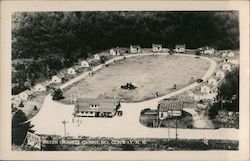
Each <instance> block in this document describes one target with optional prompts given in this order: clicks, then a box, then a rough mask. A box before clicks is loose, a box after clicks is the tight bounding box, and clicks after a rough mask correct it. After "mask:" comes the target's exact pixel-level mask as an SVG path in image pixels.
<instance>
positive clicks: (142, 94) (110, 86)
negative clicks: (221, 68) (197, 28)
mask: <svg viewBox="0 0 250 161" xmlns="http://www.w3.org/2000/svg"><path fill="white" fill-rule="evenodd" d="M208 68H209V62H208V61H206V60H203V59H195V58H191V57H184V56H176V55H172V56H171V55H166V56H165V55H154V56H139V57H133V58H127V59H124V60H121V61H116V62H114V63H112V64H110V65H109V66H108V67H106V68H104V69H102V70H100V71H98V72H97V73H95V74H94V75H93V76H89V77H88V78H86V79H83V80H82V81H80V82H78V83H76V84H75V85H74V86H72V87H70V88H67V89H66V90H64V96H65V99H64V100H63V102H68V103H69V102H70V100H71V96H72V97H73V98H74V97H77V96H80V97H87V98H96V97H111V98H113V97H117V98H120V99H121V100H122V101H123V102H138V101H143V100H146V99H150V98H153V97H154V96H155V93H156V92H158V94H159V96H161V95H165V94H168V93H170V92H172V91H173V86H174V84H176V85H177V88H182V87H183V86H186V85H188V84H190V80H191V78H192V77H193V79H194V80H196V79H198V78H200V77H201V76H203V75H204V73H205V72H206V70H207V69H208ZM130 82H131V83H133V84H134V85H135V86H137V88H136V89H135V90H125V89H121V88H120V87H121V85H125V84H126V83H130Z"/></svg>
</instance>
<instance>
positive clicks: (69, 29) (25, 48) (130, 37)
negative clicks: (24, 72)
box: [12, 12, 239, 58]
mask: <svg viewBox="0 0 250 161" xmlns="http://www.w3.org/2000/svg"><path fill="white" fill-rule="evenodd" d="M12 25H13V30H12V33H13V37H12V49H13V50H12V51H13V52H12V56H13V58H30V57H36V56H41V55H43V56H44V55H51V54H60V55H63V56H65V57H71V56H72V54H73V55H82V56H84V55H85V56H86V53H89V52H94V51H97V50H103V49H108V48H111V47H116V46H123V47H127V46H129V45H130V44H140V45H141V46H142V47H151V44H152V43H153V42H155V43H157V42H158V43H162V44H163V46H165V47H174V45H175V44H177V43H185V44H186V46H187V48H198V47H201V46H204V45H209V46H213V47H215V48H217V49H238V48H239V22H238V12H22V13H15V14H13V22H12Z"/></svg>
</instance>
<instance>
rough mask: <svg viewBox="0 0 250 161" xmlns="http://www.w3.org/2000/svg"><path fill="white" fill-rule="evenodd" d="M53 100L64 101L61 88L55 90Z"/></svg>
mask: <svg viewBox="0 0 250 161" xmlns="http://www.w3.org/2000/svg"><path fill="white" fill-rule="evenodd" d="M51 95H52V99H53V100H60V99H63V98H64V96H63V91H62V90H61V89H60V88H57V89H54V90H53V91H52V93H51Z"/></svg>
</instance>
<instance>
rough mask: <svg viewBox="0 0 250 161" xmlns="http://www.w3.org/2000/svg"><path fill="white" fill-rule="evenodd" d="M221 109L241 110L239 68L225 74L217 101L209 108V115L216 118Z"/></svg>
mask: <svg viewBox="0 0 250 161" xmlns="http://www.w3.org/2000/svg"><path fill="white" fill-rule="evenodd" d="M222 108H223V109H222ZM219 110H227V111H236V112H238V111H239V68H236V69H234V70H233V71H231V72H229V73H228V74H227V75H226V76H225V81H224V82H223V83H222V84H221V86H220V87H219V89H218V95H217V102H215V103H214V104H213V105H212V106H211V108H210V109H209V117H210V118H211V119H214V118H215V117H216V115H218V111H219Z"/></svg>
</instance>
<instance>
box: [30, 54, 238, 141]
mask: <svg viewBox="0 0 250 161" xmlns="http://www.w3.org/2000/svg"><path fill="white" fill-rule="evenodd" d="M144 55H146V54H144ZM132 56H134V55H132ZM132 56H130V57H132ZM182 56H190V55H182ZM191 56H192V55H191ZM192 57H194V56H192ZM200 58H201V59H206V60H208V61H209V62H210V64H211V65H210V68H209V69H208V71H207V72H206V73H205V75H204V76H203V79H204V80H206V79H207V78H208V77H209V76H211V74H212V73H213V72H214V70H215V68H216V62H215V61H213V60H211V59H209V58H206V57H200ZM77 79H80V78H78V77H77ZM77 79H75V81H77ZM72 82H74V81H72ZM69 84H70V83H68V85H69ZM197 85H198V83H193V84H191V85H189V86H186V87H184V88H182V89H179V90H177V91H174V92H172V93H170V94H167V95H165V96H162V97H158V98H155V99H151V100H147V101H144V102H139V103H122V104H121V110H122V111H123V116H122V117H118V116H116V117H114V118H75V119H73V116H72V113H73V109H74V106H73V105H65V104H62V103H59V102H55V101H52V99H51V96H49V95H48V96H46V98H45V101H44V104H43V107H42V108H41V110H40V111H39V113H38V114H37V115H36V116H35V117H34V118H32V123H33V124H34V125H35V127H34V129H35V130H36V133H39V134H56V135H63V134H64V131H63V130H64V128H63V124H62V121H64V120H66V121H67V124H66V127H67V128H66V129H67V135H71V136H79V135H84V136H91V137H116V138H126V137H128V138H145V137H151V138H167V137H168V135H167V130H168V129H166V128H147V127H144V126H142V125H141V124H140V123H139V116H140V112H141V110H142V109H144V108H151V109H154V108H156V106H157V104H158V101H159V100H161V99H164V98H169V97H172V96H174V95H178V94H181V93H183V92H185V91H187V90H190V89H192V88H194V87H196V86H197ZM64 87H66V86H65V85H64ZM170 137H171V138H174V137H175V129H170ZM178 138H187V139H202V138H207V139H229V140H237V139H238V130H236V129H217V130H211V129H207V130H205V129H178Z"/></svg>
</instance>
